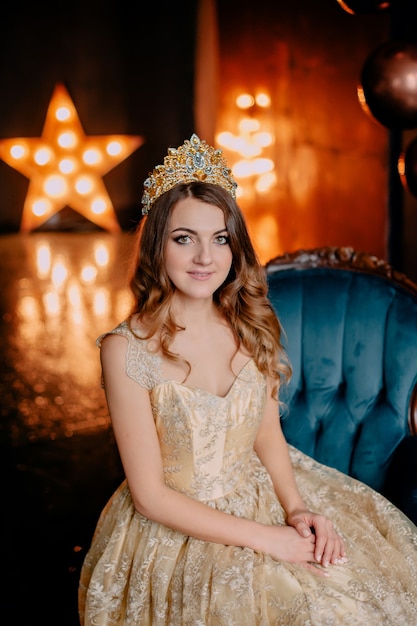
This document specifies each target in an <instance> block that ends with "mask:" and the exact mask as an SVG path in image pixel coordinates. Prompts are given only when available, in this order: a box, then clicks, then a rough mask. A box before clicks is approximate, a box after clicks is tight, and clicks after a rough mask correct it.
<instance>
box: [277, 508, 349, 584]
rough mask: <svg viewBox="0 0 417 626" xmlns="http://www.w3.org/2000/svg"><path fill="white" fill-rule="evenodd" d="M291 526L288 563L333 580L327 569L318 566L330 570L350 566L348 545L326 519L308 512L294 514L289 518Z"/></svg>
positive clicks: (288, 538)
mask: <svg viewBox="0 0 417 626" xmlns="http://www.w3.org/2000/svg"><path fill="white" fill-rule="evenodd" d="M287 524H288V532H287V533H286V534H287V535H288V536H287V540H288V544H287V549H288V552H290V554H289V555H288V556H289V558H288V559H286V560H288V561H290V562H293V563H298V564H300V565H303V566H304V567H306V568H307V569H313V570H314V572H315V573H316V574H321V575H322V576H329V573H328V572H327V571H326V569H322V568H317V567H316V566H315V565H314V563H316V564H320V565H322V566H323V568H327V567H328V565H329V564H332V565H343V564H344V563H346V562H347V558H346V549H345V544H344V541H343V539H342V537H341V536H340V535H339V534H338V533H337V532H336V531H335V529H334V527H333V523H332V522H331V520H329V519H327V518H326V517H325V516H324V515H318V514H317V513H312V512H311V511H308V510H302V511H294V512H292V513H291V514H289V515H288V517H287ZM294 531H295V532H294Z"/></svg>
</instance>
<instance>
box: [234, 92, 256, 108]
mask: <svg viewBox="0 0 417 626" xmlns="http://www.w3.org/2000/svg"><path fill="white" fill-rule="evenodd" d="M254 104H255V99H254V97H253V96H251V95H250V94H248V93H242V94H240V96H238V97H237V98H236V105H237V106H238V107H239V109H249V108H250V107H253V105H254Z"/></svg>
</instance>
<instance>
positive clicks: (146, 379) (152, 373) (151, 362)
mask: <svg viewBox="0 0 417 626" xmlns="http://www.w3.org/2000/svg"><path fill="white" fill-rule="evenodd" d="M106 335H123V337H126V339H127V350H126V374H127V375H128V376H129V377H130V378H132V379H133V380H134V381H136V382H137V383H138V384H139V385H141V387H145V389H148V390H151V389H153V388H154V387H156V385H159V384H160V383H162V382H163V380H164V378H163V376H162V367H161V358H160V357H159V356H158V355H155V354H152V353H151V352H148V350H147V347H146V345H147V342H146V341H145V340H144V339H141V338H140V337H138V336H137V335H135V334H134V333H133V332H132V331H131V330H130V328H129V326H128V324H127V322H122V323H121V324H119V326H116V328H114V329H113V330H111V331H109V332H107V333H103V334H102V335H100V337H98V339H97V341H96V344H97V346H98V347H99V348H100V347H101V342H102V341H103V339H104V337H105V336H106Z"/></svg>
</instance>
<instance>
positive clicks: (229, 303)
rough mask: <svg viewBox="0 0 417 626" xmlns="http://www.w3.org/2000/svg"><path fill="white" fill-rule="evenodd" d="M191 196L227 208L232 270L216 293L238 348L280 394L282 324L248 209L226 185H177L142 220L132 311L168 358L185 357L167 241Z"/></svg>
mask: <svg viewBox="0 0 417 626" xmlns="http://www.w3.org/2000/svg"><path fill="white" fill-rule="evenodd" d="M190 197H191V198H196V199H197V200H200V201H202V202H206V203H207V204H212V205H214V206H217V207H218V208H219V209H221V210H222V211H223V214H224V220H225V225H226V229H227V233H228V237H229V245H230V249H231V252H232V258H233V260H232V266H231V269H230V272H229V275H228V276H227V278H226V280H225V281H224V283H223V284H222V285H221V286H220V287H219V288H218V289H217V291H216V292H215V293H214V294H213V299H214V302H215V304H216V306H217V307H218V309H219V312H220V313H221V315H222V316H223V317H224V319H225V320H226V321H227V323H228V324H229V326H230V328H231V330H232V332H233V335H234V337H235V341H236V346H237V349H239V347H240V346H243V347H244V348H245V349H246V350H247V352H248V353H249V354H250V355H251V356H252V358H253V359H254V361H255V363H256V365H257V367H258V369H259V370H260V371H261V372H262V373H264V374H265V375H266V376H268V377H270V378H271V379H273V381H274V384H273V395H274V396H275V397H277V396H278V389H279V385H280V384H281V382H286V381H287V380H288V379H289V377H290V375H291V368H290V365H289V362H288V359H287V355H286V353H285V351H284V348H283V346H282V343H281V334H282V330H281V325H280V323H279V320H278V318H277V316H276V314H275V312H274V310H273V307H272V305H271V303H270V301H269V299H268V295H267V294H268V286H267V280H266V273H265V270H264V268H263V266H262V265H261V263H260V262H259V260H258V257H257V255H256V253H255V250H254V248H253V245H252V242H251V240H250V237H249V234H248V231H247V228H246V224H245V220H244V217H243V214H242V212H241V210H240V208H239V207H238V205H237V204H236V202H235V200H234V199H233V198H232V196H231V195H230V194H229V193H228V192H227V191H225V190H224V189H223V188H222V187H219V186H218V185H213V184H210V183H204V182H191V183H182V184H179V185H176V186H175V187H173V188H172V189H170V190H169V191H167V192H166V193H164V194H162V195H161V196H160V197H159V198H158V199H157V200H156V201H155V203H154V204H153V206H152V208H151V210H150V212H149V213H148V215H147V216H146V217H144V218H143V219H142V220H141V222H140V223H139V225H138V228H137V231H136V239H135V251H134V254H133V258H132V267H131V271H130V288H131V290H132V293H133V296H134V305H133V309H132V311H131V314H132V315H134V314H137V315H138V317H139V319H140V320H141V321H142V323H143V325H144V328H146V329H147V334H146V338H147V339H150V338H156V339H157V342H158V345H159V346H160V348H161V351H162V353H163V354H164V355H165V356H166V357H167V358H170V359H173V360H176V361H178V360H180V357H179V356H178V355H177V354H175V353H173V352H171V350H170V346H171V344H172V341H173V339H174V337H175V335H176V333H177V332H178V331H180V330H181V328H180V327H179V326H178V324H177V323H176V321H175V319H174V317H173V314H172V311H171V306H170V305H171V301H172V297H173V294H174V293H175V285H174V284H173V283H172V281H171V280H170V278H169V276H168V274H167V271H166V268H165V246H166V242H167V239H168V234H169V222H170V216H171V213H172V211H173V209H174V207H175V205H176V204H177V203H178V202H179V201H180V200H182V199H183V198H190Z"/></svg>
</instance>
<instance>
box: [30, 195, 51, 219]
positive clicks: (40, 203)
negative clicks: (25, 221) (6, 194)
mask: <svg viewBox="0 0 417 626" xmlns="http://www.w3.org/2000/svg"><path fill="white" fill-rule="evenodd" d="M50 210H51V203H50V202H49V200H47V199H46V198H39V199H38V200H35V202H34V203H33V204H32V213H33V215H36V217H42V216H43V215H46V214H47V213H49V211H50Z"/></svg>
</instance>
